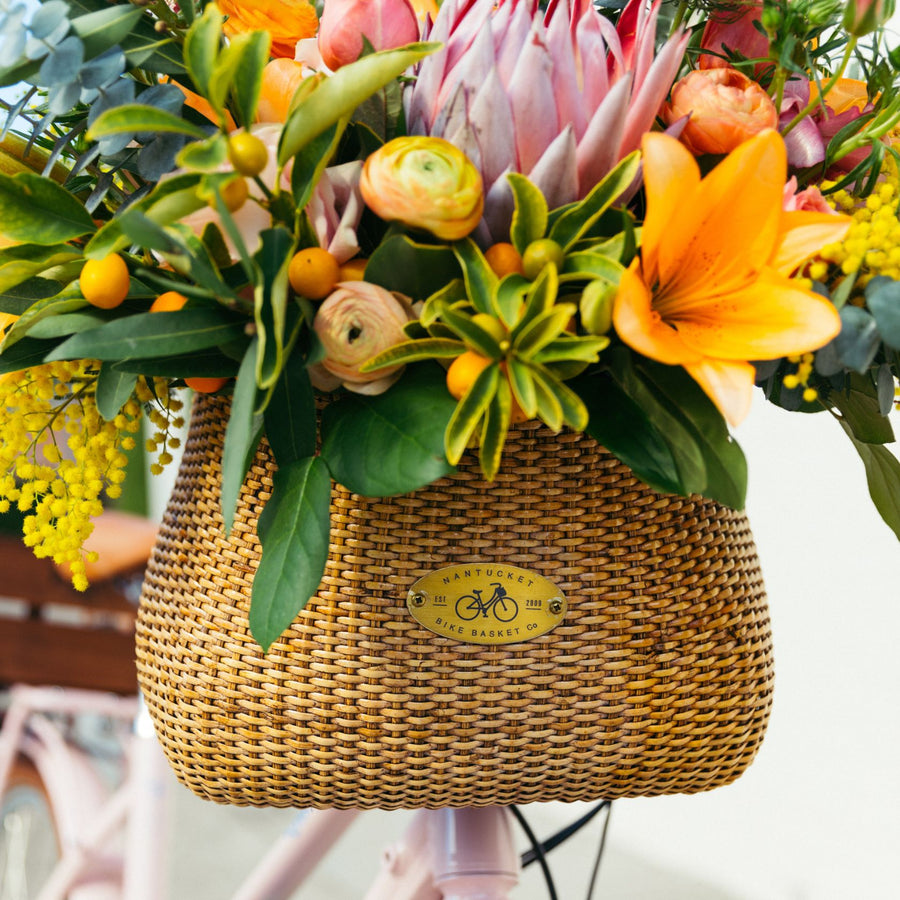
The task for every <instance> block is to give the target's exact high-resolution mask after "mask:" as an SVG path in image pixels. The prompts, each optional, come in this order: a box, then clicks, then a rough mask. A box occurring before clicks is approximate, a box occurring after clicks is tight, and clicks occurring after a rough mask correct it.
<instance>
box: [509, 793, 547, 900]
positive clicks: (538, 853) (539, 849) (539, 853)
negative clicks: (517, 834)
mask: <svg viewBox="0 0 900 900" xmlns="http://www.w3.org/2000/svg"><path fill="white" fill-rule="evenodd" d="M510 811H511V812H512V814H513V815H514V816H515V817H516V821H517V822H518V823H519V825H521V826H522V830H523V831H524V832H525V834H526V835H527V836H528V840H529V841H531V846H532V848H533V849H532V851H531V852H532V853H534V854H535V859H536V860H537V861H538V863H539V864H540V867H541V871H542V872H543V873H544V881H546V882H547V893H548V894H549V896H550V900H559V898H558V897H557V895H556V885H554V883H553V876H552V875H551V874H550V866H548V865H547V857H546V856H545V854H544V848H543V846H542V845H541V842H540V841H539V840H538V839H537V837H536V836H535V833H534V832H533V831H532V830H531V826H530V825H529V824H528V822H527V821H526V819H525V816H523V815H522V811H521V810H520V809H519V807H518V806H511V807H510ZM523 865H524V863H523Z"/></svg>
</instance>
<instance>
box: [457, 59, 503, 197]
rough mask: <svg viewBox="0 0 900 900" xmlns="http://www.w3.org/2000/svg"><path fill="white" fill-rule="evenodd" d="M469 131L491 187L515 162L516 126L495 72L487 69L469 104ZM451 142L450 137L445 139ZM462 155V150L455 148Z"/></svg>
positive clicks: (483, 175) (485, 178) (485, 180)
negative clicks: (474, 139)
mask: <svg viewBox="0 0 900 900" xmlns="http://www.w3.org/2000/svg"><path fill="white" fill-rule="evenodd" d="M469 113H470V117H471V118H470V123H469V125H470V128H471V129H472V131H473V132H474V133H475V135H476V136H477V140H478V146H479V147H480V148H481V163H480V167H481V174H482V177H483V178H484V182H485V184H493V183H494V182H495V181H496V180H497V179H498V178H500V176H501V175H503V173H504V172H507V171H509V170H510V169H511V168H512V167H513V166H514V165H515V162H516V159H515V151H514V148H515V146H516V126H515V121H514V120H513V113H512V108H511V107H510V103H509V98H508V96H507V94H506V92H505V91H504V90H503V85H502V84H501V83H500V76H499V75H498V74H497V71H496V69H491V71H490V74H489V75H488V77H487V78H486V79H485V81H484V84H482V85H481V87H480V88H479V89H478V91H477V93H476V94H475V97H474V99H473V101H472V105H471V109H470V111H469ZM447 139H448V140H449V141H450V142H451V143H454V139H453V138H452V137H448V138H447ZM458 146H459V147H460V149H461V150H463V151H464V152H465V147H463V146H462V145H458Z"/></svg>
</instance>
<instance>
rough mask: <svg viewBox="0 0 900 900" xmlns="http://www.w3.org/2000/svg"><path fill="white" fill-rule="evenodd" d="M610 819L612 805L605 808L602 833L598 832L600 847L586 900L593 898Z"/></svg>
mask: <svg viewBox="0 0 900 900" xmlns="http://www.w3.org/2000/svg"><path fill="white" fill-rule="evenodd" d="M611 817H612V803H609V804H608V805H607V808H606V819H605V820H604V822H603V831H601V832H600V846H599V847H598V848H597V858H596V859H595V860H594V870H593V871H592V872H591V881H590V884H589V885H588V892H587V900H591V897H593V896H594V885H595V883H596V881H597V873H598V872H599V871H600V860H601V859H602V858H603V851H604V850H605V849H606V835H607V832H608V831H609V820H610V818H611Z"/></svg>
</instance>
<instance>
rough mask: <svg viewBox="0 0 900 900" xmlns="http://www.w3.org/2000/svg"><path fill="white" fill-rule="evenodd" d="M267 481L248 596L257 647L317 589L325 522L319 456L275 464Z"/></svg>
mask: <svg viewBox="0 0 900 900" xmlns="http://www.w3.org/2000/svg"><path fill="white" fill-rule="evenodd" d="M272 482H273V486H272V496H271V497H270V498H269V501H268V502H267V503H266V505H265V507H264V508H263V511H262V514H261V515H260V517H259V524H258V532H259V539H260V542H261V544H262V558H261V559H260V562H259V568H258V569H257V571H256V574H255V575H254V578H253V591H252V596H251V600H250V631H251V633H252V634H253V637H254V639H255V640H256V641H257V642H258V643H259V645H260V646H261V647H262V649H263V651H267V650H268V649H269V647H270V646H271V645H272V643H273V642H274V641H276V640H277V639H278V637H279V635H281V633H282V632H283V631H284V630H285V629H286V628H288V626H289V625H290V624H291V622H293V621H294V619H295V618H296V616H297V613H299V612H300V610H301V609H303V607H304V606H306V604H307V603H308V602H309V599H310V597H312V596H313V595H314V594H315V592H316V590H317V589H318V587H319V583H320V582H321V580H322V575H323V573H324V571H325V563H326V562H327V560H328V546H329V532H330V528H331V518H330V503H331V478H330V475H329V473H328V467H327V466H326V465H325V462H324V461H323V460H322V458H321V457H318V456H310V457H307V458H305V459H301V460H298V461H297V462H293V463H289V464H288V465H286V466H282V467H279V468H278V470H277V471H276V472H275V474H274V475H273V477H272Z"/></svg>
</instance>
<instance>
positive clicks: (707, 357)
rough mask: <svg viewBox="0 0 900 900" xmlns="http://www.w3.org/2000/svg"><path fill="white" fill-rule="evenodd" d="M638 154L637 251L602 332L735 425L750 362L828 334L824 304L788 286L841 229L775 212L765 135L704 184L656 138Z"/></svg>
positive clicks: (775, 165)
mask: <svg viewBox="0 0 900 900" xmlns="http://www.w3.org/2000/svg"><path fill="white" fill-rule="evenodd" d="M643 155H644V187H645V190H646V193H647V215H646V217H645V219H644V227H643V231H642V236H641V252H640V255H639V256H637V257H636V258H635V259H634V261H633V262H632V264H631V265H630V266H629V267H628V269H626V270H625V272H624V273H623V274H622V278H621V281H620V283H619V290H618V293H617V295H616V301H615V306H614V308H613V325H614V326H615V329H616V333H617V334H618V335H619V337H620V338H621V339H622V341H624V342H625V343H626V344H628V346H629V347H631V348H632V349H633V350H636V351H637V352H638V353H642V354H643V355H644V356H647V357H649V358H650V359H654V360H657V361H658V362H661V363H665V364H666V365H672V366H678V365H680V366H683V367H684V369H685V370H686V371H687V372H688V374H690V375H691V377H692V378H693V379H694V380H695V381H696V382H697V383H698V384H699V385H700V386H701V387H702V388H703V390H704V391H705V392H706V393H707V394H708V395H709V397H710V398H711V399H712V400H713V402H714V403H715V404H716V406H718V408H719V409H720V410H721V412H722V414H723V415H724V416H725V418H726V419H727V420H728V422H729V423H730V424H732V425H737V424H738V423H739V422H740V421H741V420H742V419H743V418H744V416H745V415H746V414H747V412H748V411H749V408H750V403H751V400H752V397H753V385H754V379H755V374H756V373H755V368H754V366H753V364H752V362H751V360H767V359H780V358H781V357H782V356H788V355H792V354H800V353H806V352H811V351H814V350H817V349H819V348H820V347H822V346H824V345H825V344H827V343H828V341H830V340H831V339H832V338H833V337H835V336H836V335H837V334H838V333H839V332H840V330H841V318H840V315H839V314H838V311H837V309H836V307H835V306H834V305H833V304H832V303H831V301H830V300H827V299H826V298H824V297H821V296H819V295H818V294H816V293H815V292H813V291H812V290H810V289H808V288H806V287H805V286H804V284H803V283H802V282H801V281H800V280H798V279H796V278H791V277H790V276H791V274H792V273H793V272H794V271H795V270H796V269H797V268H798V267H799V266H801V265H802V264H803V263H805V262H806V261H807V260H808V259H810V258H812V257H813V256H815V255H816V254H817V253H818V252H819V251H820V250H821V248H822V247H824V246H825V245H826V244H829V243H831V242H833V241H839V240H841V239H842V238H843V237H844V235H845V234H846V233H847V229H848V228H849V226H850V219H849V217H847V216H843V215H829V214H824V213H818V212H806V211H794V212H785V210H784V208H783V206H784V185H785V180H786V178H787V151H786V149H785V146H784V141H783V140H782V139H781V137H780V136H779V135H778V133H777V132H775V131H772V130H769V131H764V132H762V133H761V134H758V135H756V136H755V137H753V138H751V139H750V140H748V141H745V142H744V143H743V144H741V145H740V146H739V147H738V148H737V149H736V150H734V151H733V152H732V153H730V154H729V155H728V156H727V157H725V159H724V160H723V161H722V162H720V163H719V165H717V166H716V167H715V168H714V169H713V170H712V171H711V172H710V173H709V174H708V175H707V176H706V177H705V178H701V177H700V168H699V166H698V165H697V161H696V160H695V159H694V157H693V156H691V154H690V153H689V152H688V150H687V149H686V148H685V147H684V146H683V145H682V144H680V143H679V142H678V141H677V140H675V139H674V138H672V137H669V136H668V135H665V134H658V133H656V134H647V135H645V136H644V140H643Z"/></svg>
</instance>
